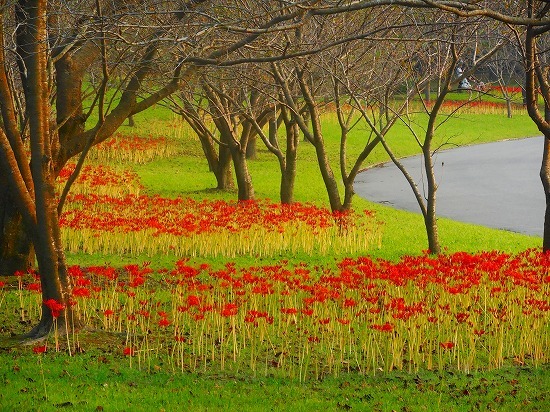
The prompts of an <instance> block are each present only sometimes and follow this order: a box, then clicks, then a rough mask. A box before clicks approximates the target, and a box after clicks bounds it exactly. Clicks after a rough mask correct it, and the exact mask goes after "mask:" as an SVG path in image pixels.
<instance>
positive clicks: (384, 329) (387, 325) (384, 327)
mask: <svg viewBox="0 0 550 412" xmlns="http://www.w3.org/2000/svg"><path fill="white" fill-rule="evenodd" d="M370 327H371V329H374V330H378V331H380V332H391V331H393V328H394V326H393V325H392V324H391V323H389V322H386V323H384V324H383V325H376V324H374V325H371V326H370Z"/></svg>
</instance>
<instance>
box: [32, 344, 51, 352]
mask: <svg viewBox="0 0 550 412" xmlns="http://www.w3.org/2000/svg"><path fill="white" fill-rule="evenodd" d="M47 350H48V347H47V345H43V346H35V347H33V348H32V351H33V352H34V353H36V354H41V353H45V352H46V351H47Z"/></svg>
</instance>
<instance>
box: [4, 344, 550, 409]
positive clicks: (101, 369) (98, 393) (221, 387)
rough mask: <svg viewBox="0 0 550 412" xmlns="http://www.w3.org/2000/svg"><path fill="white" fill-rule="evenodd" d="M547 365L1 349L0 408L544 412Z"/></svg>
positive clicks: (549, 397)
mask: <svg viewBox="0 0 550 412" xmlns="http://www.w3.org/2000/svg"><path fill="white" fill-rule="evenodd" d="M548 374H549V368H548V366H544V367H541V368H539V369H535V370H531V369H527V368H520V367H518V368H506V369H501V370H498V371H492V372H484V373H473V374H467V375H466V374H455V373H452V372H441V373H440V372H425V371H422V372H420V373H418V374H407V373H404V372H392V373H387V374H378V375H375V376H361V375H358V374H354V373H350V374H344V375H342V376H340V377H336V378H335V377H328V378H325V379H323V380H321V381H306V382H304V383H298V382H296V381H293V380H291V379H283V378H278V377H275V376H256V377H254V376H247V375H245V374H240V375H237V376H235V375H229V374H208V375H201V374H191V373H186V374H182V373H176V374H174V373H172V372H171V370H170V367H169V365H158V364H155V365H152V371H151V372H149V373H147V372H144V371H140V370H138V369H137V368H130V367H129V366H128V362H127V359H123V358H118V357H116V356H112V355H105V354H104V353H102V352H100V351H91V352H90V353H84V354H78V355H76V356H73V357H71V358H69V357H67V356H66V355H64V354H48V355H47V356H43V357H42V358H41V359H39V357H38V355H34V354H20V353H17V354H15V353H9V352H8V353H3V354H2V364H1V366H0V379H1V381H0V383H1V384H2V386H3V390H2V392H0V410H1V411H44V412H46V411H58V410H71V411H73V410H75V411H93V410H105V411H162V410H165V411H181V410H192V411H317V410H326V411H342V410H344V411H345V410H352V411H354V410H357V411H388V412H389V411H430V412H431V411H445V412H450V411H472V410H493V411H513V410H517V411H520V410H521V411H544V410H547V409H546V408H547V407H548V405H549V403H550V395H549V394H550V380H549V379H548Z"/></svg>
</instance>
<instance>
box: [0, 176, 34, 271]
mask: <svg viewBox="0 0 550 412" xmlns="http://www.w3.org/2000/svg"><path fill="white" fill-rule="evenodd" d="M0 181H1V182H2V183H0V230H1V232H0V275H3V276H6V275H13V274H14V273H15V272H18V271H20V272H26V271H27V270H28V269H29V268H31V267H32V266H33V263H34V253H33V247H32V242H31V240H30V239H29V237H28V235H27V231H26V230H25V227H24V226H23V218H22V216H21V214H20V213H19V211H18V210H17V207H16V204H15V200H14V198H13V196H12V194H11V193H10V190H9V188H8V187H7V186H6V185H5V183H4V182H5V180H4V177H2V179H1V180H0Z"/></svg>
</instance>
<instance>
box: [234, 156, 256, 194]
mask: <svg viewBox="0 0 550 412" xmlns="http://www.w3.org/2000/svg"><path fill="white" fill-rule="evenodd" d="M231 157H232V159H233V168H234V169H235V177H236V179H237V188H238V193H239V200H253V199H254V186H252V178H251V176H250V172H249V171H248V162H247V161H246V152H244V151H241V150H238V148H236V147H235V148H231Z"/></svg>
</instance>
